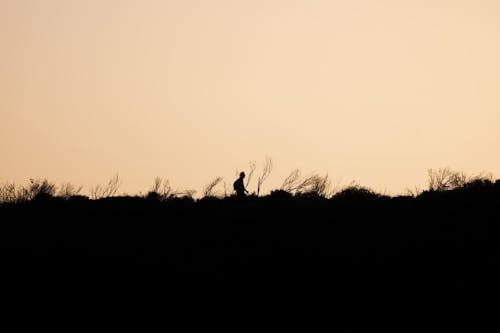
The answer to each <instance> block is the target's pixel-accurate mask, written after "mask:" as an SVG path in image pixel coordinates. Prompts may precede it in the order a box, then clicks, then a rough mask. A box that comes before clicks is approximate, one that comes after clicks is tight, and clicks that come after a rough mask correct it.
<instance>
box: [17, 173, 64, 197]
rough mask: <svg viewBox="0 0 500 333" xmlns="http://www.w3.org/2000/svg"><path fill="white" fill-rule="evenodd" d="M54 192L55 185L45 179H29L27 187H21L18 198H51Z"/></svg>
mask: <svg viewBox="0 0 500 333" xmlns="http://www.w3.org/2000/svg"><path fill="white" fill-rule="evenodd" d="M55 193H56V185H55V184H53V183H50V182H49V181H48V180H47V179H33V178H32V179H30V184H29V185H28V186H27V187H23V188H21V190H20V191H19V195H18V200H21V201H29V200H35V199H36V200H40V199H47V198H51V197H53V196H54V195H55Z"/></svg>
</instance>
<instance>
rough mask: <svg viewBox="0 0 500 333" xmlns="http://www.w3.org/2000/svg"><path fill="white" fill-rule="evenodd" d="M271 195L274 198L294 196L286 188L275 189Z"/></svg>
mask: <svg viewBox="0 0 500 333" xmlns="http://www.w3.org/2000/svg"><path fill="white" fill-rule="evenodd" d="M269 197H270V198H273V199H290V198H292V194H291V193H290V192H287V191H285V190H273V191H271V193H270V194H269Z"/></svg>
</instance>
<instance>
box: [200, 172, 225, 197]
mask: <svg viewBox="0 0 500 333" xmlns="http://www.w3.org/2000/svg"><path fill="white" fill-rule="evenodd" d="M221 181H222V177H216V178H215V179H214V180H212V181H211V182H210V183H208V184H207V185H205V188H204V189H203V196H204V197H213V196H214V195H215V193H214V188H215V187H216V186H217V185H218V184H219V183H220V182H221Z"/></svg>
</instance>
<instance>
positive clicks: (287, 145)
mask: <svg viewBox="0 0 500 333" xmlns="http://www.w3.org/2000/svg"><path fill="white" fill-rule="evenodd" d="M0 51H1V52H0V142H1V143H0V183H1V182H6V181H14V182H16V183H26V181H27V180H28V179H29V178H31V177H46V178H48V179H50V180H52V181H54V182H57V183H61V182H72V183H74V184H75V185H84V186H85V187H86V189H88V188H89V187H91V186H93V185H96V184H98V183H105V182H107V181H108V180H109V179H110V178H111V177H112V176H113V175H114V174H116V173H119V175H120V178H121V179H122V181H123V185H122V188H121V192H128V193H130V194H135V193H138V192H139V191H142V192H145V191H147V190H148V188H149V187H150V185H151V184H152V182H153V179H154V177H155V176H161V177H164V178H167V179H170V181H171V183H172V185H173V186H174V187H176V188H194V189H196V190H198V191H201V190H202V188H203V185H205V184H206V183H207V182H209V181H210V180H211V179H213V178H214V177H216V176H222V177H224V178H225V179H226V181H227V183H228V184H230V183H232V181H233V180H234V179H235V176H236V173H237V171H239V170H241V169H246V168H247V166H248V162H249V161H256V162H257V165H258V167H259V168H261V167H262V165H263V161H264V158H265V156H270V157H271V158H272V160H273V162H274V166H275V167H274V171H273V173H272V174H271V176H270V179H269V181H268V183H267V184H266V186H265V188H264V190H265V191H268V190H269V189H271V188H273V187H276V186H279V184H280V183H281V181H282V179H283V178H284V177H285V176H286V175H287V174H288V173H289V172H290V171H292V170H293V169H294V168H300V169H301V170H302V171H303V173H305V174H307V173H309V172H319V173H326V172H328V173H329V175H330V177H331V178H332V180H333V181H334V183H340V184H343V185H346V184H348V183H350V182H351V181H353V180H355V181H357V182H358V183H360V184H361V185H366V186H370V187H372V188H373V189H375V190H378V191H388V192H389V193H393V194H395V193H400V192H402V191H404V190H405V189H406V188H408V187H410V188H412V187H414V186H419V187H425V184H426V179H427V174H426V173H427V169H429V168H439V167H443V166H449V167H452V168H455V169H460V170H463V171H466V172H467V173H478V172H480V171H483V170H486V171H489V172H492V173H493V174H494V175H495V176H498V175H500V152H499V143H500V2H499V1H498V0H349V1H348V0H344V1H335V0H324V1H322V0H304V1H299V0H297V1H293V0H286V1H285V0H249V1H243V0H242V1H238V0H210V1H206V0H178V1H168V0H161V1H160V0H0ZM250 189H251V190H253V189H254V186H253V185H251V186H250Z"/></svg>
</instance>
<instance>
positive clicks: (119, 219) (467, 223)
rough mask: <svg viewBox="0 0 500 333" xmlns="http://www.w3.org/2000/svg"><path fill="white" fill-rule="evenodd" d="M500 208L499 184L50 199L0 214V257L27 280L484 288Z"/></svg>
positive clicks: (493, 261) (498, 233)
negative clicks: (109, 277)
mask: <svg viewBox="0 0 500 333" xmlns="http://www.w3.org/2000/svg"><path fill="white" fill-rule="evenodd" d="M499 203H500V186H498V183H497V184H496V185H494V184H486V185H483V186H479V187H468V188H460V189H456V190H450V191H442V192H439V191H432V192H424V193H422V194H421V195H419V196H417V197H387V196H381V195H377V194H373V193H372V194H369V193H365V192H363V191H358V192H356V191H353V192H352V193H342V194H339V195H337V196H334V197H333V198H331V199H325V198H321V197H315V196H304V195H303V196H290V195H283V193H279V192H275V193H273V194H272V195H269V196H265V197H259V198H257V197H247V198H244V199H237V198H234V197H230V198H225V199H217V198H205V199H201V200H192V199H189V198H170V199H168V200H163V201H162V200H156V199H145V198H141V197H112V198H106V199H101V200H88V199H86V198H84V197H73V198H69V199H62V198H53V197H46V198H38V199H34V200H31V201H26V202H19V203H12V204H4V205H2V206H0V258H1V262H2V265H3V268H4V272H9V273H8V274H16V272H17V274H20V275H23V276H32V274H35V275H39V276H43V275H46V276H52V275H60V274H61V272H71V271H73V272H78V273H77V274H80V275H79V276H87V277H88V276H96V275H99V276H105V275H106V273H113V272H123V273H124V274H129V275H128V276H132V275H138V276H139V278H140V277H142V279H144V280H148V281H150V282H154V281H156V282H158V281H162V283H166V281H172V282H176V283H183V284H189V283H206V282H210V283H212V282H222V283H235V284H242V285H244V283H251V284H253V285H263V286H264V285H280V286H294V288H300V286H303V287H304V286H308V285H309V286H321V285H330V286H331V285H338V286H343V287H342V288H340V289H339V290H340V292H342V291H343V292H347V291H348V290H349V288H356V289H358V290H359V288H366V289H370V288H377V289H383V290H386V291H388V292H389V291H394V292H395V293H396V292H397V290H401V289H402V288H404V289H411V290H414V291H415V290H417V291H418V290H429V289H430V290H441V289H447V290H462V289H468V288H469V289H470V288H487V287H488V285H490V284H494V283H496V282H494V281H496V279H497V278H498V276H497V275H496V274H494V273H493V272H494V270H495V268H497V266H498V264H499V262H500V242H499V239H500V238H499V237H500V229H499V221H498V209H499V206H500V205H499ZM56 272H57V274H56ZM125 272H126V273H125ZM21 273H22V274H21ZM8 274H7V275H8ZM68 274H69V273H68Z"/></svg>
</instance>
